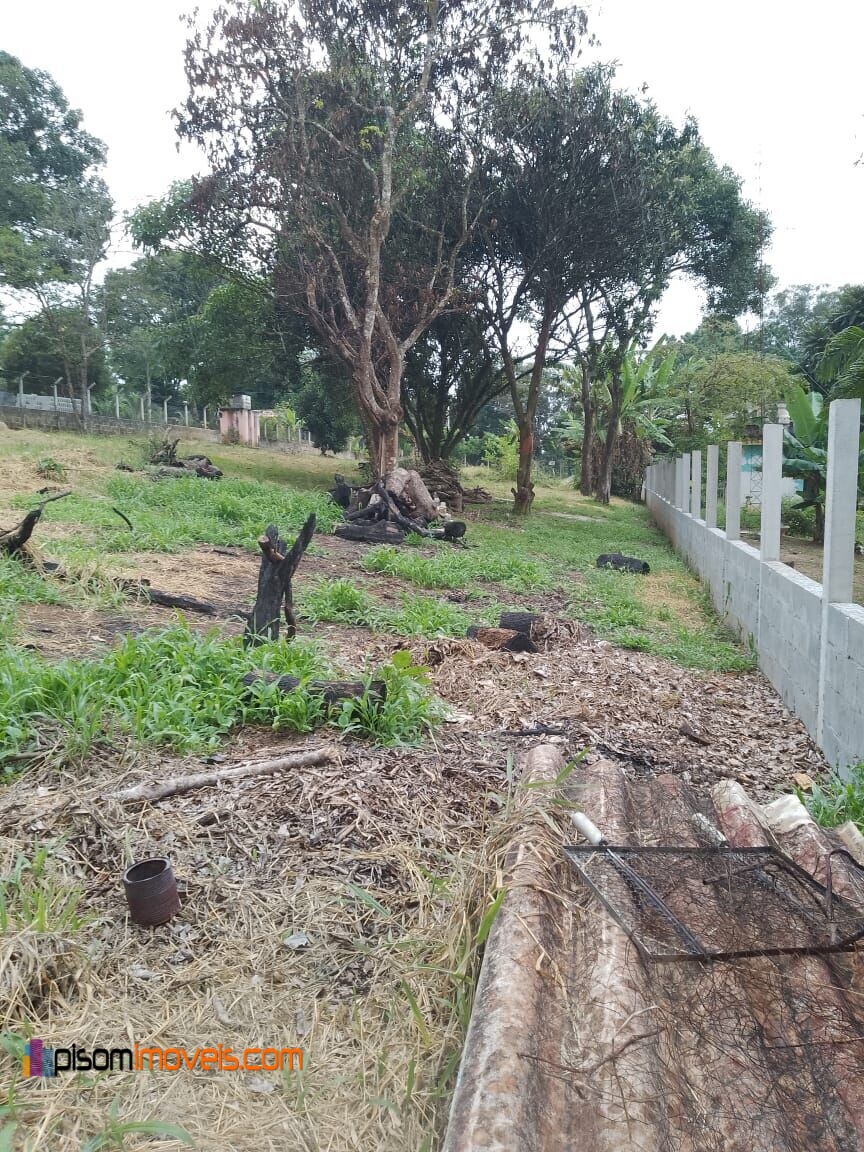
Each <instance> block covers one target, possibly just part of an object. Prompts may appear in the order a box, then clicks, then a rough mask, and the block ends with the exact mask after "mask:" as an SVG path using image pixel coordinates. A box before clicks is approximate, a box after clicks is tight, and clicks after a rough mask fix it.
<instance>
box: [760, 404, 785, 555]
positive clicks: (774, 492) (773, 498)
mask: <svg viewBox="0 0 864 1152" xmlns="http://www.w3.org/2000/svg"><path fill="white" fill-rule="evenodd" d="M782 500H783V425H782V424H764V425H763V426H762V513H761V524H760V532H759V556H760V558H761V559H762V560H763V561H764V562H768V561H772V560H779V559H780V511H781V503H782Z"/></svg>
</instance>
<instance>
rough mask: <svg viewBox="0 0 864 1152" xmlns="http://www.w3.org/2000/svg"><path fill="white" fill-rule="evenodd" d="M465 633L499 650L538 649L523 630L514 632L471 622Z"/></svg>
mask: <svg viewBox="0 0 864 1152" xmlns="http://www.w3.org/2000/svg"><path fill="white" fill-rule="evenodd" d="M465 635H466V636H470V637H471V639H472V640H477V641H479V642H480V643H481V644H483V645H484V646H485V647H486V648H493V649H495V650H496V651H499V652H537V651H538V648H537V645H536V644H535V643H534V641H533V640H532V639H531V637H530V636H526V635H525V634H524V632H516V631H515V630H514V629H512V628H485V627H483V626H482V625H477V624H472V625H471V626H470V627H469V628H468V630H467V631H466V633H465Z"/></svg>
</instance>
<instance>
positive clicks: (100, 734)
mask: <svg viewBox="0 0 864 1152" xmlns="http://www.w3.org/2000/svg"><path fill="white" fill-rule="evenodd" d="M2 655H3V659H2V661H0V745H2V750H0V765H2V764H4V763H5V764H6V765H7V766H8V765H14V764H15V763H17V762H18V761H19V760H20V759H21V758H22V756H24V757H26V756H27V755H30V754H33V755H38V754H39V753H40V752H46V751H52V752H58V753H62V755H63V756H64V757H73V758H80V757H83V756H84V755H86V753H87V752H89V751H90V750H91V748H93V747H94V745H96V744H97V743H98V744H104V743H106V742H107V743H109V744H110V743H113V742H116V741H119V740H122V739H130V738H131V739H133V740H135V741H139V742H141V743H146V744H161V745H166V746H168V747H170V748H172V749H174V750H175V751H177V752H189V751H193V750H196V749H207V748H214V747H216V746H217V745H218V744H219V741H220V739H221V738H222V737H223V736H224V735H225V734H226V733H228V732H229V731H231V729H233V728H235V727H237V726H238V725H243V724H260V725H267V726H270V727H273V728H283V729H289V730H291V731H295V732H309V731H311V730H312V729H313V728H315V727H317V726H318V725H319V724H322V723H324V722H325V721H326V720H327V719H328V715H327V711H326V708H325V705H324V702H323V699H322V698H321V696H320V695H317V694H316V693H314V692H313V691H312V690H310V688H309V687H308V686H306V684H305V683H301V686H300V687H299V688H297V689H296V690H295V691H293V692H290V693H287V694H283V693H281V692H280V691H279V689H278V687H277V686H276V685H275V684H273V683H265V682H256V683H255V684H253V685H252V686H251V687H246V686H245V685H244V684H243V677H244V676H245V675H246V674H247V673H248V672H250V671H253V670H256V669H261V670H264V671H267V672H273V673H276V674H277V675H280V676H281V675H286V674H287V675H292V676H297V677H299V678H300V679H301V681H303V682H305V681H308V680H309V679H310V678H314V677H319V678H320V677H325V676H327V674H328V673H329V669H328V667H327V665H326V663H325V662H324V660H323V658H322V656H321V653H320V652H319V650H318V649H317V647H316V646H315V645H314V644H312V643H311V642H308V641H302V640H298V641H295V642H293V643H292V644H284V643H283V644H280V643H273V644H266V645H262V646H261V647H258V648H251V649H246V648H243V646H242V644H241V642H240V640H239V639H237V640H235V639H224V638H223V637H220V636H219V635H217V634H216V633H211V634H209V635H203V634H202V633H200V632H196V631H194V630H192V629H190V628H189V627H188V626H187V625H186V624H185V623H183V622H179V623H177V624H176V625H174V626H173V627H171V628H167V629H165V630H163V631H158V632H157V631H150V632H143V633H140V634H139V635H137V636H133V635H127V636H125V637H124V638H123V639H122V641H121V642H120V643H119V644H118V645H117V647H115V648H112V649H111V650H110V651H109V652H107V653H106V654H105V655H104V656H103V657H101V658H100V659H97V660H65V661H62V662H60V663H57V664H50V663H48V662H46V661H44V660H43V659H41V658H40V657H39V656H37V655H35V654H34V653H32V652H29V651H23V650H21V649H15V648H12V647H11V646H7V647H6V648H5V650H4V651H3V653H2ZM376 677H377V678H381V677H383V678H384V679H385V680H386V681H387V684H388V694H387V698H386V699H385V700H384V701H383V702H382V701H379V700H373V699H372V698H370V697H368V695H367V696H364V697H362V698H360V699H358V700H356V701H348V702H346V704H345V705H344V706H343V708H342V710H341V711H340V712H339V714H338V716H335V717H333V716H331V717H329V719H332V720H334V722H335V723H336V724H337V726H338V727H340V728H343V729H345V730H348V731H351V732H354V733H359V734H363V735H368V736H371V737H373V738H375V739H379V740H381V741H382V742H384V743H410V742H413V741H416V740H417V739H419V738H420V736H421V735H422V734H423V732H424V731H425V730H426V729H427V728H428V727H429V726H430V725H431V724H432V723H433V722H434V720H435V719H436V717H437V715H438V712H437V711H436V705H435V703H434V701H432V700H431V699H429V698H427V694H426V693H425V691H420V690H419V686H420V685H421V683H422V681H421V679H420V673H419V670H418V669H414V668H411V669H405V668H403V667H402V666H401V665H399V664H398V663H397V664H394V665H388V666H385V667H384V668H383V669H378V670H375V671H374V672H373V671H372V670H369V671H368V672H367V674H366V679H367V681H370V682H371V680H372V679H374V678H376Z"/></svg>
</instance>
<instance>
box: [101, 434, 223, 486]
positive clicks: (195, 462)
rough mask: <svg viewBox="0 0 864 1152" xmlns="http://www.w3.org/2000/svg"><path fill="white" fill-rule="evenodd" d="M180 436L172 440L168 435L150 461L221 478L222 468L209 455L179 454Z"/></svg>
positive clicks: (204, 477)
mask: <svg viewBox="0 0 864 1152" xmlns="http://www.w3.org/2000/svg"><path fill="white" fill-rule="evenodd" d="M179 443H180V437H179V436H178V437H177V438H176V439H174V440H172V439H171V437H169V436H166V437H165V439H164V440H163V441H162V443H161V444H160V445H159V447H158V448H157V449H156V450H155V451H154V452H153V453H152V455H151V456H150V463H151V464H154V465H158V466H159V467H160V468H175V469H179V470H181V471H184V472H191V473H192V474H193V475H195V476H201V477H203V479H205V480H219V479H220V477H221V476H222V471H221V469H219V468H217V467H216V465H215V464H214V463H213V461H212V460H211V459H210V457H209V456H200V455H194V456H178V455H177V445H178V444H179ZM118 467H119V465H118Z"/></svg>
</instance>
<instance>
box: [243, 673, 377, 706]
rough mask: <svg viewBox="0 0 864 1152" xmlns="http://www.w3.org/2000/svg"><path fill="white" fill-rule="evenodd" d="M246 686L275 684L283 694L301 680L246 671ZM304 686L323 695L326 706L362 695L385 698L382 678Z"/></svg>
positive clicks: (318, 681) (320, 682)
mask: <svg viewBox="0 0 864 1152" xmlns="http://www.w3.org/2000/svg"><path fill="white" fill-rule="evenodd" d="M243 683H244V684H245V685H246V686H247V687H251V686H252V685H253V684H275V685H276V687H277V688H278V689H279V691H280V692H281V693H282V694H283V695H287V694H288V693H289V692H293V691H294V690H295V689H296V688H299V687H300V685H301V684H302V683H303V681H301V680H299V679H298V678H297V677H296V676H277V675H276V674H275V672H247V673H246V675H245V676H244V677H243ZM305 687H306V688H307V689H308V690H309V691H310V692H312V693H314V694H315V695H316V696H323V697H324V702H325V704H327V706H328V707H332V706H333V705H334V704H339V703H341V702H342V701H343V700H359V699H361V698H362V697H363V696H366V695H369V696H374V697H376V698H377V699H379V700H384V699H386V696H387V685H386V684H385V682H384V681H383V680H373V681H372V682H371V684H365V683H364V682H363V681H362V680H307V681H306V682H305Z"/></svg>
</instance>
